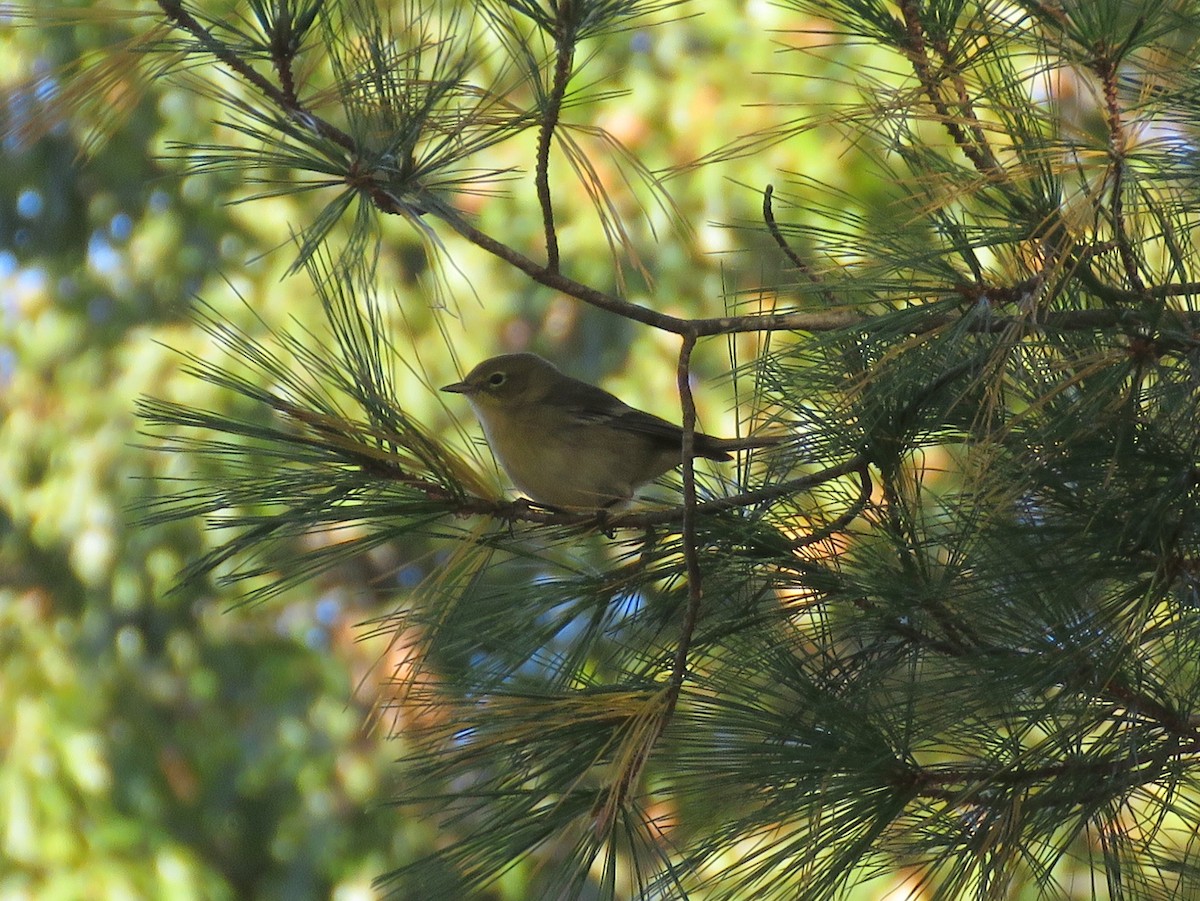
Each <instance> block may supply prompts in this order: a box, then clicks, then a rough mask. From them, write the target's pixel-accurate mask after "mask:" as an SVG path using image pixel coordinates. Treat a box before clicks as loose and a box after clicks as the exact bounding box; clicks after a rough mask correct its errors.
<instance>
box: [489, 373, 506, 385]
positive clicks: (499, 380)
mask: <svg viewBox="0 0 1200 901" xmlns="http://www.w3.org/2000/svg"><path fill="white" fill-rule="evenodd" d="M506 378H507V376H505V374H504V373H503V372H493V373H492V374H491V375H489V376H488V384H489V385H491V386H492V387H493V388H499V387H500V386H501V385H503V384H504V381H505V379H506Z"/></svg>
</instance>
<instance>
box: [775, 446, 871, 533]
mask: <svg viewBox="0 0 1200 901" xmlns="http://www.w3.org/2000/svg"><path fill="white" fill-rule="evenodd" d="M857 472H858V479H859V490H858V497H856V498H855V499H854V502H853V503H852V504H851V505H850V506H849V507H848V508H847V509H846V512H844V513H843V514H842V515H841V516H839V517H838V518H837V519H835V520H834V521H833V522H831V523H828V524H827V525H825V526H823V527H822V528H820V529H818V530H817V531H816V532H813V533H812V534H811V535H805V536H804V537H803V538H797V539H796V540H795V541H793V542H792V550H797V551H798V550H800V549H801V548H806V547H809V546H811V545H814V544H817V543H819V542H822V541H824V540H825V539H826V538H828V537H830V536H831V535H834V534H836V533H838V532H840V531H842V530H843V529H845V528H846V526H848V525H850V523H852V522H854V520H856V519H857V518H858V517H859V515H860V514H861V513H862V511H863V510H864V509H865V508H866V506H867V503H868V502H869V501H870V500H871V491H872V490H873V488H874V485H872V483H871V469H870V467H869V466H867V464H866V461H863V464H862V466H860V467H859V468H858V470H857Z"/></svg>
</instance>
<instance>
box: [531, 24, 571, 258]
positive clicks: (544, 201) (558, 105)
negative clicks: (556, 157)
mask: <svg viewBox="0 0 1200 901" xmlns="http://www.w3.org/2000/svg"><path fill="white" fill-rule="evenodd" d="M556 15H557V19H556V20H555V23H554V49H555V53H556V59H555V61H554V80H553V82H552V83H551V85H550V93H549V95H548V96H547V97H546V108H545V109H544V110H543V113H542V124H541V128H539V129H538V142H537V162H536V165H535V170H534V173H535V174H534V182H535V184H536V186H537V197H538V203H539V204H540V205H541V207H542V225H543V228H544V229H545V232H546V269H547V270H549V271H550V272H557V271H558V265H559V263H558V234H557V232H556V231H555V229H554V201H553V198H552V197H551V196H550V147H551V145H552V144H553V143H554V129H555V128H556V127H557V126H558V118H559V115H560V114H561V112H562V104H563V98H564V97H565V96H566V94H567V84H568V82H570V80H571V74H572V64H573V62H574V59H575V34H574V29H573V28H572V27H571V22H570V16H571V6H570V4H563V6H561V7H559V8H558V9H557V11H556Z"/></svg>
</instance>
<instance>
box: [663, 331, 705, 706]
mask: <svg viewBox="0 0 1200 901" xmlns="http://www.w3.org/2000/svg"><path fill="white" fill-rule="evenodd" d="M695 347H696V336H695V335H684V336H683V342H682V345H681V346H680V348H679V368H678V370H677V372H676V380H677V382H678V385H679V402H680V405H681V406H682V408H683V441H682V452H683V520H682V523H683V528H682V532H683V535H682V540H683V559H684V565H685V569H686V571H687V582H688V605H687V613H686V615H685V616H684V618H683V626H682V627H681V628H680V630H679V644H678V645H677V646H676V648H675V661H674V663H673V665H672V667H671V680H670V682H669V683H668V685H667V698H666V710H665V711H664V713H663V718H662V728H666V725H667V722H668V721H670V719H671V716H672V714H674V712H675V705H676V704H678V703H679V694H680V692H682V691H683V681H684V679H685V678H687V665H688V651H690V650H691V647H692V636H693V635H694V634H695V632H696V623H697V621H698V620H699V618H700V604H701V601H702V599H703V596H704V586H703V583H702V582H701V578H702V577H701V574H700V556H699V552H698V550H697V548H696V506H697V505H696V471H695V467H694V461H693V458H692V454H693V453H694V450H695V444H696V401H695V398H693V397H692V386H691V375H692V368H691V362H692V351H693V350H694V349H695Z"/></svg>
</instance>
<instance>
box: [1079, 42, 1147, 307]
mask: <svg viewBox="0 0 1200 901" xmlns="http://www.w3.org/2000/svg"><path fill="white" fill-rule="evenodd" d="M1092 68H1093V69H1094V70H1095V72H1096V74H1097V75H1098V76H1099V77H1100V83H1101V84H1102V85H1103V89H1104V120H1105V123H1106V125H1107V126H1108V155H1109V157H1110V158H1111V159H1112V163H1113V170H1112V171H1113V183H1112V218H1113V235H1114V238H1115V240H1116V243H1117V253H1118V254H1119V255H1120V257H1121V265H1122V266H1123V267H1124V269H1125V278H1126V279H1127V280H1128V282H1129V286H1130V288H1132V289H1133V291H1134V292H1136V293H1137V294H1139V295H1144V294H1145V291H1146V284H1145V282H1143V281H1142V276H1141V273H1140V272H1139V266H1138V259H1137V254H1135V253H1134V251H1133V245H1132V244H1131V243H1130V241H1129V232H1128V230H1127V229H1126V227H1125V151H1126V146H1127V144H1128V138H1127V137H1126V134H1125V126H1124V124H1123V123H1122V118H1121V104H1120V100H1119V98H1118V96H1117V65H1116V63H1115V62H1114V61H1113V60H1112V59H1111V58H1110V57H1108V56H1107V55H1103V54H1102V55H1100V56H1098V57H1097V58H1096V59H1095V60H1093V62H1092Z"/></svg>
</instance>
